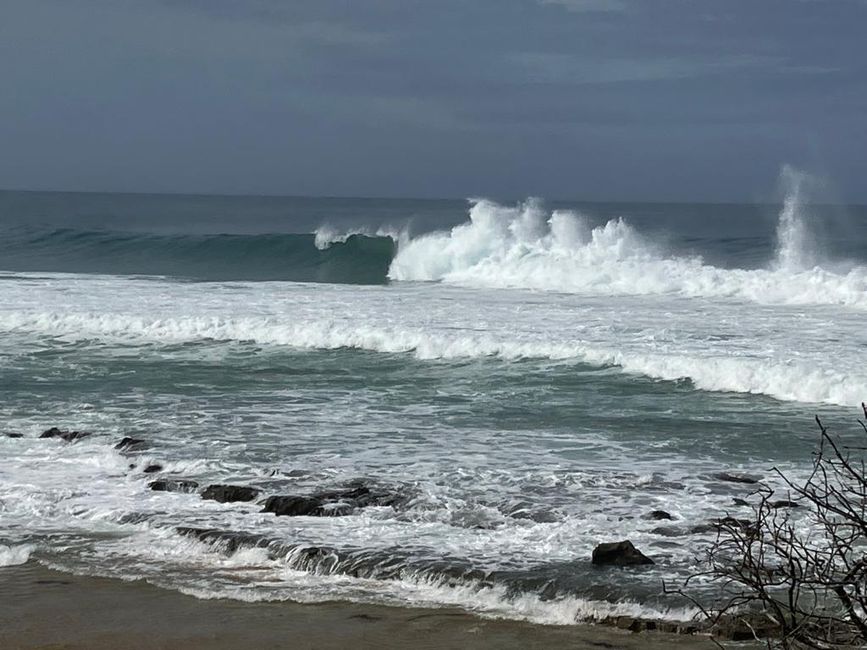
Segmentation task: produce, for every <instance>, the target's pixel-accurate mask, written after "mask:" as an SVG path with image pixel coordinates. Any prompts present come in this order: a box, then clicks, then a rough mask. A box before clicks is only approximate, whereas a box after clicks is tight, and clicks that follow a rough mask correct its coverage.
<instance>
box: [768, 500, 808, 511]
mask: <svg viewBox="0 0 867 650" xmlns="http://www.w3.org/2000/svg"><path fill="white" fill-rule="evenodd" d="M770 506H771V507H772V508H773V509H774V510H777V509H779V508H800V507H801V504H800V503H798V502H797V501H789V500H788V499H782V500H780V501H774V502H773V503H771V504H770Z"/></svg>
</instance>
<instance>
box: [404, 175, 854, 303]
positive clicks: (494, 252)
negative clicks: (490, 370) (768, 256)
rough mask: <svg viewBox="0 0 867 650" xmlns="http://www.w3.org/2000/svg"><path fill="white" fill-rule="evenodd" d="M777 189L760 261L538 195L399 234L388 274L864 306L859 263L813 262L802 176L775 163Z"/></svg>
mask: <svg viewBox="0 0 867 650" xmlns="http://www.w3.org/2000/svg"><path fill="white" fill-rule="evenodd" d="M783 176H784V179H783V180H784V183H785V184H786V185H787V193H786V197H785V200H784V204H783V208H782V211H781V213H780V218H779V224H778V228H777V239H778V248H777V253H776V257H775V259H774V260H771V261H770V263H769V265H768V267H767V268H763V269H725V268H719V267H715V266H711V265H708V264H706V263H704V261H703V260H702V258H701V257H698V256H692V257H686V256H670V255H666V254H665V253H664V251H662V250H661V249H660V247H658V246H656V245H654V243H653V242H651V241H649V240H648V239H647V238H645V237H643V236H642V235H641V234H640V233H639V232H637V231H636V230H635V229H634V228H633V227H632V226H631V225H630V224H629V223H628V222H627V221H626V220H625V219H622V218H619V219H612V220H610V221H608V222H607V223H605V224H604V225H600V226H596V227H591V226H590V221H589V219H588V218H587V217H585V216H584V215H582V214H580V213H577V212H574V211H569V210H554V211H553V212H550V213H549V212H547V211H546V210H545V209H544V207H543V205H542V204H541V202H539V201H538V200H529V201H527V202H525V203H522V204H518V205H517V206H513V207H510V206H503V205H500V204H497V203H495V202H493V201H489V200H486V199H477V200H473V201H472V202H471V207H470V211H469V221H468V222H467V223H464V224H461V225H459V226H456V227H454V228H452V229H451V230H450V231H444V232H435V233H429V234H426V235H422V236H420V237H417V238H414V239H412V240H410V241H408V242H406V243H403V244H402V245H401V246H400V247H399V249H398V253H397V256H396V257H395V259H394V261H393V262H392V263H391V266H390V268H389V271H388V276H389V278H391V279H392V280H398V281H439V282H446V283H454V284H459V285H465V286H473V287H489V288H523V289H534V290H546V291H558V292H566V293H580V294H586V295H593V296H613V295H679V296H684V297H689V298H732V299H738V300H745V301H750V302H756V303H760V304H784V305H785V304H788V305H809V304H814V305H843V306H849V307H857V308H867V267H864V266H854V265H853V266H849V267H848V268H840V265H834V264H832V263H829V262H827V261H824V262H822V264H820V262H819V260H820V256H819V255H818V252H817V251H815V250H812V249H811V241H812V238H811V236H810V233H809V229H808V226H807V221H806V219H805V217H804V215H803V203H804V200H803V194H804V191H805V190H804V185H805V183H806V180H807V178H808V177H806V176H805V175H803V174H800V173H798V172H795V171H794V170H790V169H788V168H786V169H785V170H784V174H783Z"/></svg>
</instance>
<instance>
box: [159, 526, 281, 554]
mask: <svg viewBox="0 0 867 650" xmlns="http://www.w3.org/2000/svg"><path fill="white" fill-rule="evenodd" d="M175 530H176V531H177V532H178V533H179V534H180V535H184V536H186V537H195V538H196V539H197V540H199V541H200V542H204V543H206V544H210V545H212V546H216V547H218V548H219V549H220V550H222V551H223V552H225V553H227V554H229V555H231V554H232V553H235V552H236V551H237V550H239V549H241V548H267V546H268V544H269V541H268V539H267V538H265V537H263V536H262V535H256V534H253V533H245V532H236V531H230V530H218V529H216V528H190V527H186V526H179V527H178V528H175Z"/></svg>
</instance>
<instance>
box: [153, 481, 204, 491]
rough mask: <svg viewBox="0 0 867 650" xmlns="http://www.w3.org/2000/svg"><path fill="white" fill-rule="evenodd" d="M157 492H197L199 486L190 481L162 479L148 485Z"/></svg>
mask: <svg viewBox="0 0 867 650" xmlns="http://www.w3.org/2000/svg"><path fill="white" fill-rule="evenodd" d="M148 487H150V489H151V490H154V491H155V492H195V491H196V490H197V489H199V484H198V483H196V482H195V481H190V480H188V479H172V478H161V479H157V480H156V481H151V482H150V483H148Z"/></svg>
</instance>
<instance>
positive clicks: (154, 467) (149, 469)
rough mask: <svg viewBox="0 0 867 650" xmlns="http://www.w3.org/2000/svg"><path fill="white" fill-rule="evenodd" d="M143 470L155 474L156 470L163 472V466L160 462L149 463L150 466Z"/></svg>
mask: <svg viewBox="0 0 867 650" xmlns="http://www.w3.org/2000/svg"><path fill="white" fill-rule="evenodd" d="M142 471H143V472H144V473H145V474H154V473H156V472H162V471H163V466H162V465H160V464H158V463H154V464H153V465H148V466H147V467H145V468H144V469H143V470H142Z"/></svg>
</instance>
